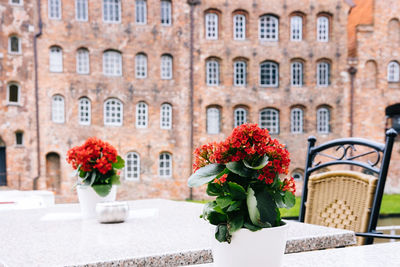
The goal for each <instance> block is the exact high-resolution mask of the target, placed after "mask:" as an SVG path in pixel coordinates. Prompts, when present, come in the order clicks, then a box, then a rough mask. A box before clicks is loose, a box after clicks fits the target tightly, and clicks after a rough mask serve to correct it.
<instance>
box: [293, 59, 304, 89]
mask: <svg viewBox="0 0 400 267" xmlns="http://www.w3.org/2000/svg"><path fill="white" fill-rule="evenodd" d="M290 84H291V86H292V87H302V86H303V63H302V62H300V61H294V62H292V63H290Z"/></svg>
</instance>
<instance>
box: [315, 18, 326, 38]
mask: <svg viewBox="0 0 400 267" xmlns="http://www.w3.org/2000/svg"><path fill="white" fill-rule="evenodd" d="M317 40H318V41H319V42H328V41H329V19H328V18H327V17H319V18H318V20H317Z"/></svg>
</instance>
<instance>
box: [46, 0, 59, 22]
mask: <svg viewBox="0 0 400 267" xmlns="http://www.w3.org/2000/svg"><path fill="white" fill-rule="evenodd" d="M48 8H49V19H61V0H48Z"/></svg>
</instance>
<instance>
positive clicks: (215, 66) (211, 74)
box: [206, 59, 220, 86]
mask: <svg viewBox="0 0 400 267" xmlns="http://www.w3.org/2000/svg"><path fill="white" fill-rule="evenodd" d="M219 69H220V67H219V61H218V60H216V59H208V60H207V61H206V82H207V86H218V85H219V83H220V79H219Z"/></svg>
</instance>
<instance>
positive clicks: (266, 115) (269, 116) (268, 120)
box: [259, 108, 279, 134]
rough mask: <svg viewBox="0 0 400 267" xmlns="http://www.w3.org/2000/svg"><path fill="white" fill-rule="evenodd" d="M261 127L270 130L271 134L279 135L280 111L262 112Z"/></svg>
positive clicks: (268, 109) (268, 110)
mask: <svg viewBox="0 0 400 267" xmlns="http://www.w3.org/2000/svg"><path fill="white" fill-rule="evenodd" d="M259 125H260V128H262V129H268V131H269V133H270V134H279V111H278V110H276V109H273V108H265V109H263V110H261V111H260V113H259Z"/></svg>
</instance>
